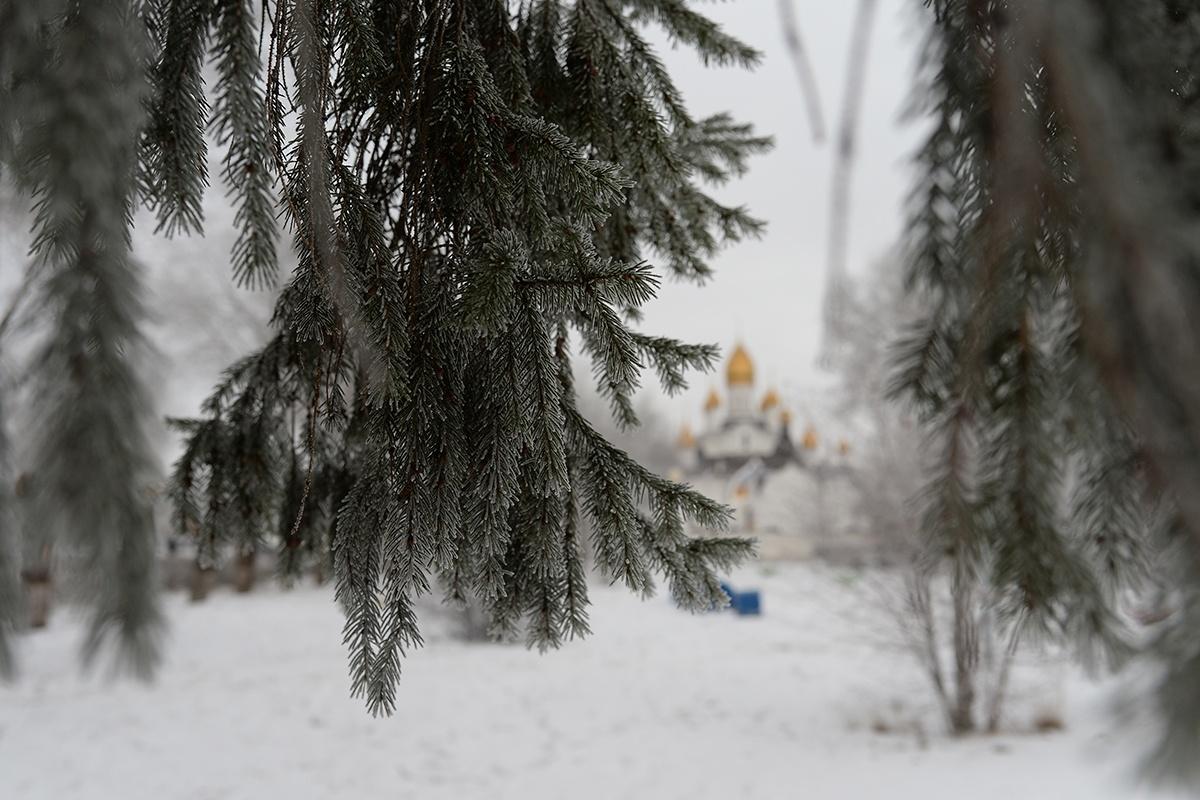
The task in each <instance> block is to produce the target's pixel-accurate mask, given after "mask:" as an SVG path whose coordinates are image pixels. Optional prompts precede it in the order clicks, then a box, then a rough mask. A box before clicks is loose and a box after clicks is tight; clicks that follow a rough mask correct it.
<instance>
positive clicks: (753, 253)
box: [643, 0, 922, 423]
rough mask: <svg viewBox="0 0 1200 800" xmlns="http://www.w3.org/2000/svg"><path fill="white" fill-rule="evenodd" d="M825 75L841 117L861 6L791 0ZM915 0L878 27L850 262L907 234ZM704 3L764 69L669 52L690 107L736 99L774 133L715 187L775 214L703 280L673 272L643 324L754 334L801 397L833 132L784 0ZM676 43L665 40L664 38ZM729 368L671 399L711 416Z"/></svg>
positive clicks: (812, 330)
mask: <svg viewBox="0 0 1200 800" xmlns="http://www.w3.org/2000/svg"><path fill="white" fill-rule="evenodd" d="M793 2H794V8H795V13H796V17H797V19H798V21H799V23H800V27H801V30H802V35H803V37H804V42H805V45H806V46H807V49H808V51H809V55H810V57H811V60H812V64H813V69H814V71H815V73H816V76H817V81H818V83H819V91H820V96H821V102H822V104H823V107H824V113H825V118H826V121H827V126H828V127H830V128H832V127H834V126H835V125H836V121H837V118H838V114H839V111H840V106H841V99H842V98H841V94H842V83H843V80H844V77H845V72H846V66H847V64H846V59H847V51H848V49H849V43H850V31H851V24H852V17H853V13H854V6H855V5H856V3H855V1H854V0H793ZM918 6H919V4H917V3H913V2H911V1H910V0H881V2H880V8H879V11H878V13H877V16H876V19H875V25H874V29H873V31H872V37H871V48H870V60H869V62H868V65H867V73H866V88H865V97H864V101H863V113H862V116H861V118H860V128H859V148H858V153H859V157H858V161H857V166H856V171H855V175H854V185H853V195H852V197H853V212H852V217H851V236H850V247H849V256H848V260H849V267H850V270H851V272H861V271H862V270H863V269H864V267H865V266H866V265H868V264H870V263H871V262H872V261H873V260H875V259H878V258H880V257H881V256H883V255H884V254H885V253H886V252H887V251H888V250H889V248H890V247H891V246H892V244H893V243H894V242H896V240H897V239H898V237H899V234H900V231H901V223H902V220H903V217H902V205H903V201H904V198H905V196H906V195H907V191H908V186H909V176H910V169H909V166H908V161H909V156H910V155H911V154H912V152H913V150H914V148H915V147H916V144H917V141H918V136H917V134H918V133H919V131H918V130H917V129H916V127H915V126H914V125H913V124H911V123H905V122H903V121H902V120H901V118H900V117H901V112H902V111H903V108H904V105H905V103H906V101H907V100H908V97H909V91H910V87H911V86H912V78H913V71H914V63H915V58H916V55H917V50H918V47H919V45H920V42H921V40H922V36H921V32H920V29H919V27H918V24H917V22H918V20H917V17H916V9H917V7H918ZM699 10H701V11H703V12H704V13H706V14H709V15H711V16H712V17H714V18H715V19H717V20H719V21H720V22H721V23H722V24H723V25H724V26H725V28H726V30H728V31H729V32H731V33H733V34H735V35H737V36H739V37H740V38H742V39H743V40H744V41H746V42H748V43H749V44H751V45H753V46H754V47H756V48H758V49H759V50H761V51H762V52H763V54H764V57H763V61H762V64H761V66H760V67H759V68H758V69H757V70H755V71H754V72H745V71H742V70H737V69H730V68H724V69H714V68H705V67H704V66H702V65H701V64H700V63H699V61H698V60H697V59H696V58H695V57H693V56H692V55H691V53H690V52H688V51H685V50H682V49H680V50H674V51H672V50H669V49H667V50H665V52H664V58H665V60H666V62H667V66H668V67H669V68H670V69H671V72H672V74H674V75H675V76H676V78H677V82H678V84H679V85H680V87H681V88H682V90H683V91H684V93H685V96H686V97H687V99H688V102H689V105H690V107H691V109H692V111H693V112H694V113H695V114H697V115H703V114H707V113H711V112H715V111H722V110H728V111H731V112H732V113H733V114H734V116H735V117H737V118H740V119H744V120H748V121H751V122H753V123H754V124H755V125H756V126H757V127H758V129H759V130H760V131H762V132H763V133H769V134H771V135H772V136H774V137H775V141H776V147H775V150H774V151H773V152H772V153H770V154H768V155H766V156H762V157H759V158H757V159H756V160H755V161H754V162H753V163H752V165H751V168H750V172H749V174H748V175H747V176H746V177H745V178H743V179H741V180H739V181H737V182H734V183H731V184H730V185H728V186H726V187H722V188H721V189H720V190H719V191H718V192H717V195H718V197H720V198H721V199H722V201H724V202H727V203H745V204H747V205H748V206H750V207H751V210H752V211H753V212H754V213H755V214H756V215H757V216H759V217H760V218H762V219H765V220H767V222H768V225H769V227H768V229H767V233H766V235H765V236H764V237H763V238H762V239H761V240H760V241H752V242H748V243H744V244H740V245H736V246H734V247H732V248H730V249H728V250H727V251H725V252H724V253H722V254H721V255H720V256H719V257H718V259H717V260H716V277H715V278H714V279H713V280H711V281H709V282H708V283H707V284H706V285H704V286H703V287H699V288H697V287H695V286H692V285H690V284H683V283H678V282H671V283H668V284H666V285H664V287H663V289H662V291H661V292H660V296H659V297H658V298H657V299H656V300H655V301H653V303H652V304H651V305H650V306H649V307H648V308H647V309H646V320H645V324H644V326H643V327H644V328H645V329H646V330H647V331H648V332H650V333H659V334H668V335H672V336H676V337H679V338H683V339H686V340H690V341H704V342H714V343H717V344H720V345H721V346H722V347H723V348H724V349H725V351H726V352H728V351H729V350H730V349H731V348H732V345H733V343H734V342H735V341H736V340H739V339H740V340H742V341H744V342H745V344H746V346H747V347H748V348H749V349H750V351H751V354H752V355H753V356H754V357H755V361H756V364H757V366H758V383H759V388H760V389H765V386H766V383H767V382H771V383H774V384H776V385H778V386H780V387H781V388H782V389H783V390H784V391H785V395H786V396H790V397H792V398H794V400H793V402H795V399H796V398H797V395H802V394H803V387H804V385H805V384H809V383H811V382H812V381H813V380H814V379H815V378H816V374H815V373H816V368H815V366H814V362H815V356H816V351H817V346H818V342H819V331H820V313H821V297H822V291H823V287H824V282H825V281H824V273H825V265H826V256H825V248H826V239H827V234H826V231H827V226H828V217H829V215H828V206H829V190H830V175H831V173H832V165H833V155H832V147H831V144H830V140H829V137H826V141H825V142H824V143H822V144H819V145H818V144H814V142H813V138H812V134H811V130H810V127H809V124H808V119H807V117H806V116H805V113H804V104H803V98H802V95H801V93H800V89H799V84H798V82H797V80H796V77H795V72H794V70H793V65H792V62H791V60H790V57H789V54H788V51H787V48H786V46H785V44H784V39H783V34H782V32H781V27H780V22H779V18H778V6H777V3H776V0H737V1H736V2H728V3H704V4H701V5H700V6H699ZM663 46H664V48H666V47H667V45H666V43H665V41H664V43H663ZM723 382H724V380H723V377H722V376H721V375H720V374H719V373H718V374H714V375H707V376H704V375H702V376H698V377H696V378H694V379H693V380H692V386H691V389H690V390H689V392H688V394H687V395H685V396H683V397H682V398H681V399H676V400H671V401H666V402H668V403H669V405H667V406H665V407H664V410H665V411H666V416H667V418H668V419H670V420H672V422H675V423H679V422H682V421H684V420H686V419H691V420H692V421H693V422H694V421H696V420H697V418H698V417H699V403H700V402H701V400H702V396H703V394H704V393H705V392H706V391H707V390H708V388H709V387H710V386H714V385H715V386H721V387H723Z"/></svg>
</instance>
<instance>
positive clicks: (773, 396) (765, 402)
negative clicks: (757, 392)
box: [759, 389, 779, 412]
mask: <svg viewBox="0 0 1200 800" xmlns="http://www.w3.org/2000/svg"><path fill="white" fill-rule="evenodd" d="M778 407H779V392H777V391H775V390H774V389H768V390H767V393H766V394H764V395H763V399H762V403H760V404H759V408H760V409H762V410H763V411H764V412H770V411H774V410H775V409H776V408H778Z"/></svg>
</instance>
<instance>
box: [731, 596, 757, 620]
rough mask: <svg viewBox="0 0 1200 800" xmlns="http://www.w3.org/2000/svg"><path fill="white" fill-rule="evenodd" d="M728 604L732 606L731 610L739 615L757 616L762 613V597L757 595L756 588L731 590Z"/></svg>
mask: <svg viewBox="0 0 1200 800" xmlns="http://www.w3.org/2000/svg"><path fill="white" fill-rule="evenodd" d="M730 605H731V606H733V610H734V611H736V612H737V614H738V616H739V617H757V616H758V615H760V614H762V599H761V598H760V597H759V594H758V590H751V591H749V592H732V593H731V594H730Z"/></svg>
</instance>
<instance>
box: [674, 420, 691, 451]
mask: <svg viewBox="0 0 1200 800" xmlns="http://www.w3.org/2000/svg"><path fill="white" fill-rule="evenodd" d="M675 446H676V447H678V448H679V449H680V450H688V449H690V448H693V447H695V446H696V437H695V436H694V435H693V434H692V426H691V425H688V424H687V423H686V422H685V423H684V425H683V427H682V428H681V429H680V430H679V438H678V439H676V440H675Z"/></svg>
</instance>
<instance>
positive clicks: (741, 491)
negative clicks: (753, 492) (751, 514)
mask: <svg viewBox="0 0 1200 800" xmlns="http://www.w3.org/2000/svg"><path fill="white" fill-rule="evenodd" d="M733 496H734V499H736V500H745V499H746V498H747V497H749V496H750V487H749V486H747V485H746V484H744V483H739V484H738V487H737V489H736V490H735V491H734V493H733Z"/></svg>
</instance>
